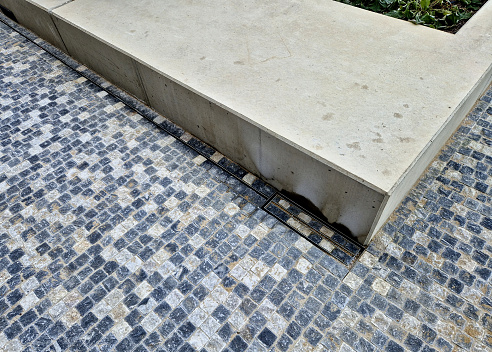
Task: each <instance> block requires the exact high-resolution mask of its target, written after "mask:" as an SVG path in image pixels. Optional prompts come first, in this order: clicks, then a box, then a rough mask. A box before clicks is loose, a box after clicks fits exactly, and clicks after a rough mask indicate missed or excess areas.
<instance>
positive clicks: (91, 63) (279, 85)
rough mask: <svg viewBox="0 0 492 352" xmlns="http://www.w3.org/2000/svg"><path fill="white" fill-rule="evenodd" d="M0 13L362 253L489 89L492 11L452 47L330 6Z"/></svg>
mask: <svg viewBox="0 0 492 352" xmlns="http://www.w3.org/2000/svg"><path fill="white" fill-rule="evenodd" d="M0 4H3V6H5V7H7V8H9V9H10V10H11V11H12V12H13V13H14V15H15V16H16V17H17V18H18V20H19V21H20V23H21V24H23V25H24V26H26V27H27V28H30V29H32V30H33V31H35V32H36V33H38V34H39V35H40V36H41V37H43V38H45V39H47V40H48V41H50V42H51V43H53V44H54V45H56V46H57V47H59V48H61V49H62V50H64V51H66V52H67V53H69V54H70V55H71V56H73V57H74V58H76V59H77V60H79V61H80V62H82V63H83V64H85V65H87V66H88V67H90V68H91V69H93V70H94V71H96V72H98V73H100V74H102V75H103V76H104V77H106V78H107V79H108V80H110V81H111V82H113V83H115V84H117V85H118V86H120V87H122V88H123V89H125V90H127V91H128V92H130V93H131V94H133V95H135V96H136V97H137V98H139V99H141V100H142V101H144V102H146V103H147V104H149V105H150V106H151V107H152V108H154V109H156V110H157V111H158V112H160V113H162V114H164V115H165V116H167V117H168V118H170V119H171V120H172V121H174V122H176V123H177V124H179V125H181V126H182V127H184V128H185V129H186V130H188V131H189V132H190V133H192V134H193V135H196V136H197V137H198V138H200V139H201V140H203V141H205V142H207V143H209V144H210V145H212V146H214V147H215V148H217V149H218V150H220V151H221V152H222V153H223V154H225V155H227V156H228V157H230V158H231V159H232V160H234V161H236V162H238V163H239V164H241V165H242V166H243V167H245V168H246V169H248V170H251V172H253V173H254V174H256V175H258V176H260V177H261V178H263V179H264V180H268V181H269V182H271V183H272V184H273V185H274V186H275V187H277V188H279V189H286V190H287V191H291V192H295V193H298V194H300V195H302V196H304V197H307V198H308V199H309V200H311V201H312V202H313V203H314V204H315V205H316V206H317V207H318V208H320V209H321V210H322V212H323V213H324V214H325V215H326V217H327V218H328V220H329V221H330V222H337V223H341V224H343V225H345V226H346V227H348V228H349V229H350V230H351V232H352V233H353V234H354V235H355V236H356V237H358V238H359V241H361V242H364V241H365V242H366V243H368V242H369V241H370V238H371V237H372V235H373V234H374V233H375V232H376V231H377V229H379V228H380V227H381V225H382V224H383V222H384V221H385V219H386V218H387V217H388V216H389V214H390V213H391V212H392V211H393V209H394V208H395V207H396V206H397V204H399V203H400V202H401V201H402V199H403V197H404V195H405V194H406V193H407V192H408V190H409V189H410V187H411V186H412V185H413V184H414V183H415V182H416V180H417V179H418V177H419V175H420V174H421V173H422V172H423V171H424V169H425V168H426V167H427V165H428V164H429V163H430V162H431V160H432V159H433V158H434V156H435V154H436V153H437V151H438V150H439V148H440V147H441V146H442V145H443V143H444V142H445V141H446V140H447V139H448V138H449V136H450V135H451V133H452V132H453V131H454V130H455V129H456V127H457V126H458V124H459V122H460V121H461V120H462V118H463V117H464V116H465V114H466V113H467V112H468V111H469V110H470V109H471V107H472V105H473V103H474V102H475V101H476V99H477V98H478V96H479V95H480V94H481V93H482V92H483V91H484V89H485V87H486V86H487V85H488V84H489V83H490V80H491V77H492V69H491V68H492V66H491V64H492V39H491V37H490V32H491V30H492V28H491V27H492V24H491V21H490V20H488V19H490V16H491V13H492V4H491V3H487V4H485V5H484V7H483V8H482V9H481V10H480V11H479V12H478V13H477V14H476V15H475V16H474V17H473V18H472V19H471V20H469V22H468V23H467V24H466V25H465V26H464V27H463V29H462V30H460V31H459V32H458V33H457V34H456V35H452V34H449V33H445V32H440V31H437V30H433V29H430V28H426V27H421V26H415V25H412V24H410V23H408V22H403V21H400V20H396V19H393V18H389V17H386V16H382V15H378V14H374V13H370V12H367V11H364V10H361V9H357V8H353V7H350V6H347V5H344V4H340V3H337V2H333V1H327V0H324V1H315V0H305V1H294V0H290V1H287V2H286V1H280V0H279V1H267V2H265V1H259V0H258V1H250V2H248V3H244V2H242V1H221V2H213V3H210V2H208V1H194V2H184V1H182V2H175V3H172V4H169V3H167V2H161V1H155V0H153V1H152V0H148V1H139V2H135V1H130V0H121V1H119V2H118V6H115V5H114V2H113V1H109V0H103V1H101V0H77V1H70V2H67V1H42V0H36V1H34V0H21V1H17V0H15V1H14V0H1V1H0ZM130 14H131V15H130Z"/></svg>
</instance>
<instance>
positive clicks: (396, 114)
mask: <svg viewBox="0 0 492 352" xmlns="http://www.w3.org/2000/svg"><path fill="white" fill-rule="evenodd" d="M393 116H394V117H396V118H397V119H401V118H403V115H402V114H400V113H399V112H395V113H394V114H393Z"/></svg>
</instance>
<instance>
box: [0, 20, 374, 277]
mask: <svg viewBox="0 0 492 352" xmlns="http://www.w3.org/2000/svg"><path fill="white" fill-rule="evenodd" d="M0 21H1V22H3V23H4V24H6V25H7V26H9V27H10V28H12V29H13V30H14V31H16V32H17V33H19V34H20V35H22V36H23V37H24V38H26V39H27V40H29V41H30V42H32V43H33V44H35V45H36V46H38V47H39V48H41V49H42V50H44V51H46V52H47V53H48V54H50V55H52V56H53V57H54V58H56V59H57V60H59V61H60V62H62V63H63V64H65V65H66V66H68V67H69V68H71V69H72V70H74V71H76V72H77V73H78V74H79V75H80V76H82V77H84V78H85V79H87V80H88V81H89V82H91V83H92V84H95V85H96V86H98V87H99V88H100V89H101V90H103V91H105V92H106V93H108V94H109V95H111V96H113V97H114V98H116V99H118V100H119V101H121V102H122V103H123V104H125V105H126V106H127V107H128V108H130V109H131V110H133V111H134V112H136V113H137V114H139V115H140V116H142V117H144V118H145V119H146V120H148V121H150V122H152V123H153V124H154V125H155V126H157V127H158V128H160V129H161V130H164V131H165V132H167V133H168V134H170V135H171V136H173V137H174V138H175V139H176V140H178V141H180V142H181V143H183V144H184V145H185V146H187V147H188V148H190V149H192V150H194V151H195V152H196V153H198V154H199V155H201V156H202V157H204V158H205V160H206V161H208V162H211V163H212V164H214V165H216V166H217V167H219V168H220V169H221V170H223V171H224V172H225V173H227V174H228V175H230V176H232V179H233V180H235V181H232V182H231V181H229V182H228V183H229V186H230V187H231V188H233V189H234V191H236V192H238V193H239V194H240V195H241V196H242V197H243V198H245V199H247V200H248V201H251V202H253V203H254V204H256V205H257V206H258V207H260V208H261V209H263V210H264V211H265V212H267V213H268V214H270V215H272V216H273V217H275V218H276V219H277V220H278V221H280V222H281V223H283V224H285V225H286V226H287V227H289V228H290V229H292V230H293V231H295V232H296V233H298V234H299V235H301V236H302V237H304V238H305V239H307V240H308V241H309V242H310V243H312V244H313V245H314V246H316V247H317V248H319V249H320V250H322V251H323V252H325V253H327V254H329V255H330V256H332V257H333V258H334V259H336V260H337V261H338V262H340V263H341V264H343V265H344V266H346V267H347V268H349V269H350V268H351V267H352V266H353V265H354V264H355V262H356V260H357V258H358V257H359V256H360V255H361V254H362V252H363V250H364V247H363V246H362V245H361V244H359V243H358V242H356V241H354V240H352V239H351V238H350V236H348V235H347V234H344V233H343V232H342V231H339V230H337V229H335V228H334V227H333V226H331V225H330V224H328V223H327V222H325V221H323V220H321V219H319V218H318V217H316V216H315V215H313V214H312V213H311V212H309V211H308V210H306V209H304V208H303V207H302V206H300V205H298V204H296V203H295V202H294V201H293V200H291V199H289V198H288V197H286V196H285V195H283V194H281V193H280V192H279V191H278V190H277V189H275V188H274V187H273V186H271V185H269V184H268V183H266V182H264V181H263V180H261V179H260V178H258V177H256V176H255V175H253V174H252V173H250V172H248V171H247V170H245V169H244V168H242V167H241V166H240V165H238V164H237V163H235V162H233V161H231V160H230V159H228V158H227V157H225V156H224V155H222V154H220V153H219V152H218V151H217V150H216V149H214V148H213V147H211V146H209V145H208V144H206V143H205V142H203V141H201V140H199V139H198V138H196V137H195V136H193V135H191V134H189V133H188V132H186V131H184V130H183V129H182V128H181V127H179V126H177V125H176V124H174V123H173V122H171V121H170V120H168V119H166V118H164V117H163V116H161V115H160V114H158V113H157V112H155V111H154V110H152V109H151V108H149V107H148V106H146V105H145V104H143V103H142V102H140V101H139V100H138V99H136V98H134V97H133V96H131V95H129V94H128V93H126V92H124V91H123V90H121V89H120V88H118V87H116V86H114V85H113V84H111V83H109V82H108V81H107V80H105V79H104V78H102V77H101V76H99V75H97V74H96V73H94V72H93V71H91V70H90V69H88V68H87V67H85V66H83V65H81V64H80V63H79V62H77V61H75V60H74V59H73V58H71V57H70V56H68V55H67V54H65V53H64V52H62V51H61V50H59V49H57V48H56V47H54V46H53V45H51V44H49V43H48V42H46V41H44V40H43V39H41V38H39V37H37V36H36V35H35V34H33V33H32V32H30V31H28V30H27V29H25V28H24V27H22V26H20V25H19V24H17V23H16V22H14V21H12V20H11V19H10V18H8V16H5V15H3V14H2V13H0Z"/></svg>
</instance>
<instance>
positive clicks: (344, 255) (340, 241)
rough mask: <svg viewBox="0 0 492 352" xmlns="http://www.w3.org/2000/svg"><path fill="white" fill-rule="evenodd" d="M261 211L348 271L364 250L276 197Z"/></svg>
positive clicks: (283, 198) (299, 207) (294, 206)
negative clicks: (289, 228)
mask: <svg viewBox="0 0 492 352" xmlns="http://www.w3.org/2000/svg"><path fill="white" fill-rule="evenodd" d="M263 209H264V210H265V211H267V212H268V213H270V214H271V215H272V216H274V217H276V218H277V219H279V220H280V221H282V222H283V223H285V224H287V225H288V226H289V227H291V228H292V229H293V230H295V231H296V232H298V233H299V234H301V235H302V236H303V237H305V238H306V239H307V240H308V241H310V242H311V243H313V244H314V245H316V246H317V247H318V248H320V249H321V250H323V251H324V252H326V253H328V254H330V255H331V256H332V257H334V258H335V259H337V260H338V261H339V262H341V263H342V264H343V265H345V266H347V267H349V268H350V267H351V266H352V265H353V264H354V263H355V261H356V259H357V257H358V256H360V255H361V254H362V251H363V250H364V247H363V246H362V245H361V244H359V243H357V242H355V241H353V240H351V239H349V238H348V237H347V236H345V235H343V234H342V233H340V232H339V231H337V230H336V229H334V228H333V227H332V226H330V225H328V224H326V223H325V222H323V221H322V220H320V219H318V218H317V217H316V216H314V215H312V214H311V213H310V212H308V211H307V210H305V209H303V208H302V207H301V206H299V205H297V204H296V203H295V202H293V201H292V200H290V199H288V198H286V197H285V196H283V195H281V194H279V193H277V194H275V195H274V196H273V197H272V198H271V199H270V200H269V201H268V202H267V203H266V204H265V205H264V206H263Z"/></svg>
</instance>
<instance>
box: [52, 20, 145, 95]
mask: <svg viewBox="0 0 492 352" xmlns="http://www.w3.org/2000/svg"><path fill="white" fill-rule="evenodd" d="M53 19H54V22H55V24H56V26H57V28H58V29H59V32H60V34H61V37H62V38H63V42H64V43H65V45H66V48H67V51H68V53H69V54H70V55H71V56H73V57H74V58H75V59H76V60H78V61H80V62H81V63H83V64H84V65H86V66H87V67H89V68H90V69H92V70H94V71H95V72H97V73H99V74H101V75H102V76H103V77H105V78H106V79H108V80H109V81H110V82H112V83H114V84H116V85H117V86H119V87H121V88H123V89H124V90H126V91H127V92H129V93H131V94H133V95H134V96H135V97H137V98H138V99H140V100H141V101H143V102H147V97H146V95H145V92H144V90H143V88H142V85H141V83H140V79H139V77H138V75H137V71H136V69H135V62H134V60H133V59H132V58H130V57H128V56H127V55H125V54H124V53H121V52H120V51H119V50H116V49H114V48H113V47H111V46H110V45H107V44H106V43H104V42H102V41H100V40H99V39H96V38H94V37H93V36H92V35H90V34H88V33H86V32H84V31H83V30H81V29H79V28H77V27H75V26H73V25H72V24H69V23H67V22H65V21H64V20H63V19H60V18H58V17H57V16H56V15H55V16H53ZM88 48H89V49H88Z"/></svg>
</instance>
